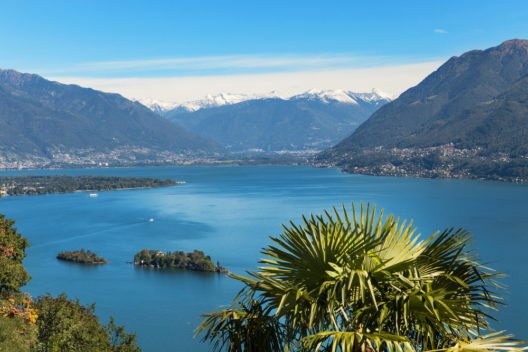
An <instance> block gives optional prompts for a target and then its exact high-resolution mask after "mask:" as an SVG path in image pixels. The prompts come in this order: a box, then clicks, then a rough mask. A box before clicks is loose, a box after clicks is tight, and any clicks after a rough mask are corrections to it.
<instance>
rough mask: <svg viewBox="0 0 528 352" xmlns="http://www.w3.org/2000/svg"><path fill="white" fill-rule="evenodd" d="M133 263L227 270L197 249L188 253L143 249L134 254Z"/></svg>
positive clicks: (208, 270)
mask: <svg viewBox="0 0 528 352" xmlns="http://www.w3.org/2000/svg"><path fill="white" fill-rule="evenodd" d="M134 265H136V266H140V267H150V268H157V269H165V268H166V269H169V268H173V269H183V270H191V271H205V272H216V273H226V272H227V270H226V269H225V268H224V267H222V266H221V265H220V263H219V262H217V263H216V264H215V263H214V262H213V261H212V259H211V257H210V256H208V255H205V253H204V252H202V251H199V250H194V251H193V252H190V253H185V252H181V251H177V252H165V253H164V252H161V251H158V250H152V249H143V250H141V251H140V252H139V253H136V255H135V256H134Z"/></svg>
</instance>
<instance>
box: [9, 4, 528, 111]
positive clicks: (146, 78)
mask: <svg viewBox="0 0 528 352" xmlns="http://www.w3.org/2000/svg"><path fill="white" fill-rule="evenodd" d="M527 18H528V1H524V0H500V1H499V0H496V1H491V0H478V1H477V0H457V1H454V0H443V1H440V0H437V1H432V0H431V1H428V0H420V1H415V0H402V1H395V0H385V1H384V0H377V1H373V0H370V1H357V0H356V1H355V0H348V1H334V0H325V1H309V0H303V1H297V0H282V1H275V0H267V1H248V0H244V1H220V0H216V1H213V0H210V1H207V0H202V1H199V0H194V1H183V0H180V1H176V0H166V1H165V0H148V1H146V0H144V1H139V0H126V1H125V0H113V1H109V0H104V1H103V0H62V1H59V0H47V1H41V0H34V1H25V0H1V1H0V48H1V53H2V54H1V55H0V68H3V69H8V68H11V69H16V70H19V71H22V72H31V73H37V74H40V75H42V76H44V77H46V78H48V79H52V80H56V81H59V82H64V83H75V84H80V85H83V86H88V87H92V88H96V89H101V90H104V91H110V92H117V93H120V94H123V95H125V96H126V97H129V98H136V99H140V98H143V99H155V100H161V101H167V102H183V101H188V100H194V99H199V98H201V97H203V96H205V95H207V94H217V93H219V92H230V93H246V94H263V93H267V92H270V91H276V92H278V93H281V94H283V95H290V94H296V93H300V92H302V91H305V90H309V89H313V88H316V89H347V90H354V91H368V90H370V89H372V88H378V89H381V90H383V91H386V92H387V93H389V94H392V95H398V94H400V93H401V92H403V91H405V90H406V89H408V88H410V87H411V86H413V85H415V84H417V83H418V82H419V81H421V80H422V79H423V78H425V77H426V76H427V75H428V74H430V73H431V72H433V71H434V70H435V69H436V68H438V67H439V66H440V65H441V64H442V63H443V62H444V61H445V60H447V59H448V58H449V57H451V56H454V55H460V54H462V53H463V52H465V51H468V50H472V49H485V48H488V47H491V46H495V45H498V44H500V43H501V42H503V41H504V40H507V39H512V38H523V39H526V38H528V21H527Z"/></svg>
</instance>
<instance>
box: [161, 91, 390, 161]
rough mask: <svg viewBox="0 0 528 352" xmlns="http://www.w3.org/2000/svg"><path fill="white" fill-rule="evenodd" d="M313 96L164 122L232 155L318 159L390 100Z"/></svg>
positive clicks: (172, 116)
mask: <svg viewBox="0 0 528 352" xmlns="http://www.w3.org/2000/svg"><path fill="white" fill-rule="evenodd" d="M353 94H355V95H354V96H352V93H351V92H348V93H347V92H346V91H328V90H327V91H309V92H307V93H303V94H298V95H294V96H292V97H290V98H281V97H266V98H259V99H250V100H245V101H242V102H238V103H233V104H224V105H221V106H216V107H208V108H201V109H198V110H196V111H191V112H189V111H182V110H179V109H175V110H173V111H172V112H168V113H166V114H165V115H164V116H165V117H166V118H167V119H169V120H171V121H175V122H177V123H178V124H180V125H182V126H184V127H185V128H187V129H188V130H190V131H192V132H194V133H197V134H200V135H202V136H204V137H206V138H210V139H213V140H215V141H216V142H218V143H219V144H220V145H222V146H223V147H224V148H226V149H227V150H229V151H232V152H237V153H239V152H271V153H275V152H281V153H284V152H286V153H288V152H298V151H305V152H308V153H313V152H316V151H318V150H322V149H324V148H326V147H329V146H331V145H333V144H334V143H336V142H337V141H339V140H340V139H341V138H343V137H345V136H346V135H347V134H349V133H350V132H352V131H353V130H354V129H355V128H356V127H357V126H359V125H360V123H361V122H363V121H364V120H365V119H366V118H367V117H368V116H370V114H371V113H372V112H373V111H375V110H376V109H378V108H379V107H380V106H382V105H383V104H385V103H386V102H387V101H388V99H387V98H384V97H381V96H379V95H377V93H353Z"/></svg>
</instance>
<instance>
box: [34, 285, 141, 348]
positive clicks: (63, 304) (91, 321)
mask: <svg viewBox="0 0 528 352" xmlns="http://www.w3.org/2000/svg"><path fill="white" fill-rule="evenodd" d="M35 307H36V308H37V309H38V312H39V317H38V319H37V327H38V348H37V351H38V352H55V351H57V352H58V351H69V352H77V351H78V352H91V351H93V352H114V351H119V352H136V351H139V348H138V347H137V345H136V341H135V336H134V335H130V334H127V333H125V332H124V330H123V328H122V327H118V326H116V325H115V323H114V322H113V320H111V321H110V324H109V325H108V326H106V327H105V326H104V325H102V324H101V323H100V321H99V319H98V318H97V316H96V315H95V313H94V311H95V306H94V305H91V306H87V307H84V306H82V305H81V304H80V303H79V301H77V300H70V299H68V298H67V297H66V295H64V294H62V295H60V296H58V297H56V298H54V297H51V296H50V295H46V296H42V297H40V298H38V299H37V300H36V301H35Z"/></svg>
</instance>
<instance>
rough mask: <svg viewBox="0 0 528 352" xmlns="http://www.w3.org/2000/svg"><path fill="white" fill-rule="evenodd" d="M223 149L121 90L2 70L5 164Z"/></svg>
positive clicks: (0, 147)
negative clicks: (130, 97) (71, 83)
mask: <svg viewBox="0 0 528 352" xmlns="http://www.w3.org/2000/svg"><path fill="white" fill-rule="evenodd" d="M219 149H220V148H219V147H218V146H217V145H216V144H215V143H213V142H210V141H207V140H206V139H204V138H202V137H198V136H196V135H194V134H192V133H189V132H187V131H186V130H184V129H183V128H182V127H179V126H177V125H176V124H171V123H170V122H168V121H166V120H165V119H163V118H161V117H160V116H158V115H156V114H154V113H153V112H152V111H150V110H149V109H148V108H146V107H145V106H143V105H141V104H139V103H137V102H132V101H130V100H128V99H126V98H124V97H122V96H121V95H119V94H114V93H103V92H100V91H97V90H94V89H91V88H83V87H80V86H77V85H65V84H62V83H59V82H53V81H48V80H46V79H44V78H43V77H41V76H39V75H36V74H26V73H20V72H18V71H15V70H0V165H2V166H7V167H10V166H14V167H18V166H20V165H22V164H24V163H25V164H28V167H29V166H40V165H48V164H50V163H51V164H53V163H65V164H68V163H69V162H72V163H80V164H83V163H89V164H90V163H92V164H93V163H96V162H101V161H103V160H105V159H106V160H110V161H111V160H113V161H117V160H118V159H120V158H123V160H129V161H134V160H137V159H138V158H139V159H148V158H150V157H152V156H156V155H158V154H159V153H165V154H166V155H169V154H170V155H172V157H173V158H184V156H185V155H189V154H192V153H197V154H205V153H209V152H213V151H216V150H219ZM90 154H91V155H92V157H91V156H90ZM32 161H33V162H32Z"/></svg>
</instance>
